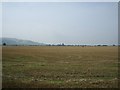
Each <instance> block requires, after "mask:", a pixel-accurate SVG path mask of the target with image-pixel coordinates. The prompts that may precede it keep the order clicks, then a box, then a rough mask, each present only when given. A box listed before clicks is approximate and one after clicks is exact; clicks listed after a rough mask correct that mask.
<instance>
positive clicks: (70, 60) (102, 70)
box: [2, 46, 118, 88]
mask: <svg viewBox="0 0 120 90" xmlns="http://www.w3.org/2000/svg"><path fill="white" fill-rule="evenodd" d="M2 66H3V67H2V70H3V73H2V75H3V76H2V79H3V82H2V84H3V88H116V87H117V86H118V85H117V75H118V47H115V46H114V47H110V46H108V47H80V46H79V47H78V46H74V47H73V46H4V47H2Z"/></svg>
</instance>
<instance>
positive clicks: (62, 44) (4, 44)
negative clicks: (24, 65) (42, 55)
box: [2, 43, 117, 47]
mask: <svg viewBox="0 0 120 90" xmlns="http://www.w3.org/2000/svg"><path fill="white" fill-rule="evenodd" d="M2 45H3V46H82V47H86V46H117V45H115V44H113V45H100V44H99V45H69V44H67V45H65V44H64V43H61V44H46V45H7V44H6V43H3V44H2Z"/></svg>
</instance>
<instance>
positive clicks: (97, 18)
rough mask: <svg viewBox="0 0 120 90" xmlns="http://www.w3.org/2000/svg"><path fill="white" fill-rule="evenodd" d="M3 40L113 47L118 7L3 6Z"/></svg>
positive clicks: (26, 4) (61, 4) (47, 4)
mask: <svg viewBox="0 0 120 90" xmlns="http://www.w3.org/2000/svg"><path fill="white" fill-rule="evenodd" d="M2 10H3V13H2V15H3V20H2V23H3V31H2V36H3V37H12V38H19V39H27V40H33V41H37V42H42V43H54V44H57V43H65V44H117V43H118V4H117V2H116V3H115V2H111V3H110V2H107V3H105V2H104V3H95V2H91V3H82V2H76V3H74V2H67V3H65V2H57V3H55V2H46V3H43V2H39V3H33V2H31V3H22V2H21V3H12V2H11V3H3V7H2Z"/></svg>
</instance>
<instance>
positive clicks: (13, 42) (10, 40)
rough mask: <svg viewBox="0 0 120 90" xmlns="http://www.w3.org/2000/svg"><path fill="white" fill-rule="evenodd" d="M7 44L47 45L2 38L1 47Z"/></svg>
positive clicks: (0, 39) (0, 40)
mask: <svg viewBox="0 0 120 90" xmlns="http://www.w3.org/2000/svg"><path fill="white" fill-rule="evenodd" d="M3 43H6V45H46V44H44V43H38V42H34V41H31V40H22V39H16V38H0V45H2V44H3Z"/></svg>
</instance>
